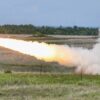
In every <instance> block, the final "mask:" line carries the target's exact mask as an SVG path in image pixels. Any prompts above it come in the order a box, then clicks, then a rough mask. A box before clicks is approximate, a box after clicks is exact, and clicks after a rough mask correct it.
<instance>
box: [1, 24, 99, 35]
mask: <svg viewBox="0 0 100 100" xmlns="http://www.w3.org/2000/svg"><path fill="white" fill-rule="evenodd" d="M1 33H3V34H34V35H49V34H52V35H98V28H91V27H78V26H73V27H63V26H59V27H51V26H34V25H0V34H1Z"/></svg>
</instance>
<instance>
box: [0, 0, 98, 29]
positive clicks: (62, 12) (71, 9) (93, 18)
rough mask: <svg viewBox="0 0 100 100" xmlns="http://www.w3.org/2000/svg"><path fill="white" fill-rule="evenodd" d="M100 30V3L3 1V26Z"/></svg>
mask: <svg viewBox="0 0 100 100" xmlns="http://www.w3.org/2000/svg"><path fill="white" fill-rule="evenodd" d="M3 24H33V25H36V26H42V25H44V26H45V25H48V26H74V25H77V26H85V27H100V0H0V25H3Z"/></svg>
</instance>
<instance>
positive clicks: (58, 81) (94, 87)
mask: <svg viewBox="0 0 100 100" xmlns="http://www.w3.org/2000/svg"><path fill="white" fill-rule="evenodd" d="M0 100H100V76H98V75H95V76H91V75H83V77H82V78H81V76H80V75H74V74H63V75H61V74H52V75H51V74H32V73H9V74H8V73H1V74H0Z"/></svg>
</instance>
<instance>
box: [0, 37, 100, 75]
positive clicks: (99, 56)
mask: <svg viewBox="0 0 100 100" xmlns="http://www.w3.org/2000/svg"><path fill="white" fill-rule="evenodd" d="M0 46H2V47H5V48H8V49H11V50H14V51H18V52H20V53H23V54H27V55H30V56H34V57H36V58H37V59H40V60H44V61H47V62H58V63H59V64H62V65H66V66H69V67H73V66H76V72H78V73H80V72H83V73H84V74H100V51H99V50H100V44H99V43H98V44H96V45H95V46H94V48H93V49H92V50H88V49H83V48H75V47H69V46H67V45H60V46H59V45H53V44H46V43H38V42H31V41H29V42H27V41H24V40H16V39H10V38H0Z"/></svg>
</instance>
